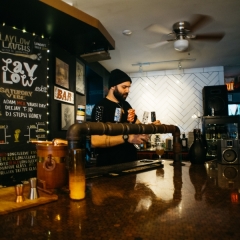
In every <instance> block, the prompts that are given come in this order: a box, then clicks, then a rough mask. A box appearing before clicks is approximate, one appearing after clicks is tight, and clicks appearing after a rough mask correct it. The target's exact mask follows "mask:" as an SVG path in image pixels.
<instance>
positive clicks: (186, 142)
mask: <svg viewBox="0 0 240 240" xmlns="http://www.w3.org/2000/svg"><path fill="white" fill-rule="evenodd" d="M181 144H182V150H187V148H188V139H187V138H186V136H185V133H183V135H182V138H181Z"/></svg>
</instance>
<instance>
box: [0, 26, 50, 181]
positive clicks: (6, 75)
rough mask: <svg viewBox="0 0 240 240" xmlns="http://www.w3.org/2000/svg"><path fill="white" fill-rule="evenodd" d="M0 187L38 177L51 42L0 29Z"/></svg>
mask: <svg viewBox="0 0 240 240" xmlns="http://www.w3.org/2000/svg"><path fill="white" fill-rule="evenodd" d="M0 43H1V45H0V71H1V74H0V185H3V186H11V185H14V184H18V183H21V181H24V180H28V178H30V177H34V176H36V166H37V163H36V162H37V154H36V146H35V145H34V144H32V143H30V141H32V140H41V141H43V140H46V139H47V120H48V118H47V67H48V66H47V50H48V40H47V39H42V38H41V37H39V36H33V35H32V34H30V33H23V32H22V31H19V30H16V29H13V28H10V27H6V26H3V27H0Z"/></svg>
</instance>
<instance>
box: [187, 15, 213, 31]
mask: <svg viewBox="0 0 240 240" xmlns="http://www.w3.org/2000/svg"><path fill="white" fill-rule="evenodd" d="M212 20H213V18H212V17H210V16H207V15H202V14H194V15H193V16H192V19H191V21H190V24H191V26H190V28H191V29H190V30H191V32H195V31H196V30H198V29H199V28H201V27H203V26H205V25H207V24H209V23H210V22H211V21H212Z"/></svg>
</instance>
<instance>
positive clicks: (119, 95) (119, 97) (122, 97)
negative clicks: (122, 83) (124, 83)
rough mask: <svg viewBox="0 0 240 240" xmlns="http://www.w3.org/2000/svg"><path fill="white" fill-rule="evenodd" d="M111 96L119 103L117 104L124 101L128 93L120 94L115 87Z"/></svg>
mask: <svg viewBox="0 0 240 240" xmlns="http://www.w3.org/2000/svg"><path fill="white" fill-rule="evenodd" d="M113 95H114V97H115V98H116V99H117V100H118V101H119V102H123V101H125V100H126V98H127V96H128V93H125V94H122V93H120V92H119V91H118V87H117V86H116V87H115V89H114V91H113Z"/></svg>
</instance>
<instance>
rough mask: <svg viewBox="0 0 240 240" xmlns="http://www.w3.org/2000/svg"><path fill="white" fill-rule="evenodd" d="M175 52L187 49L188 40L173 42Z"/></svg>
mask: <svg viewBox="0 0 240 240" xmlns="http://www.w3.org/2000/svg"><path fill="white" fill-rule="evenodd" d="M174 48H175V50H177V51H179V52H182V51H185V50H187V49H188V40H186V39H178V40H176V41H175V42H174Z"/></svg>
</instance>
